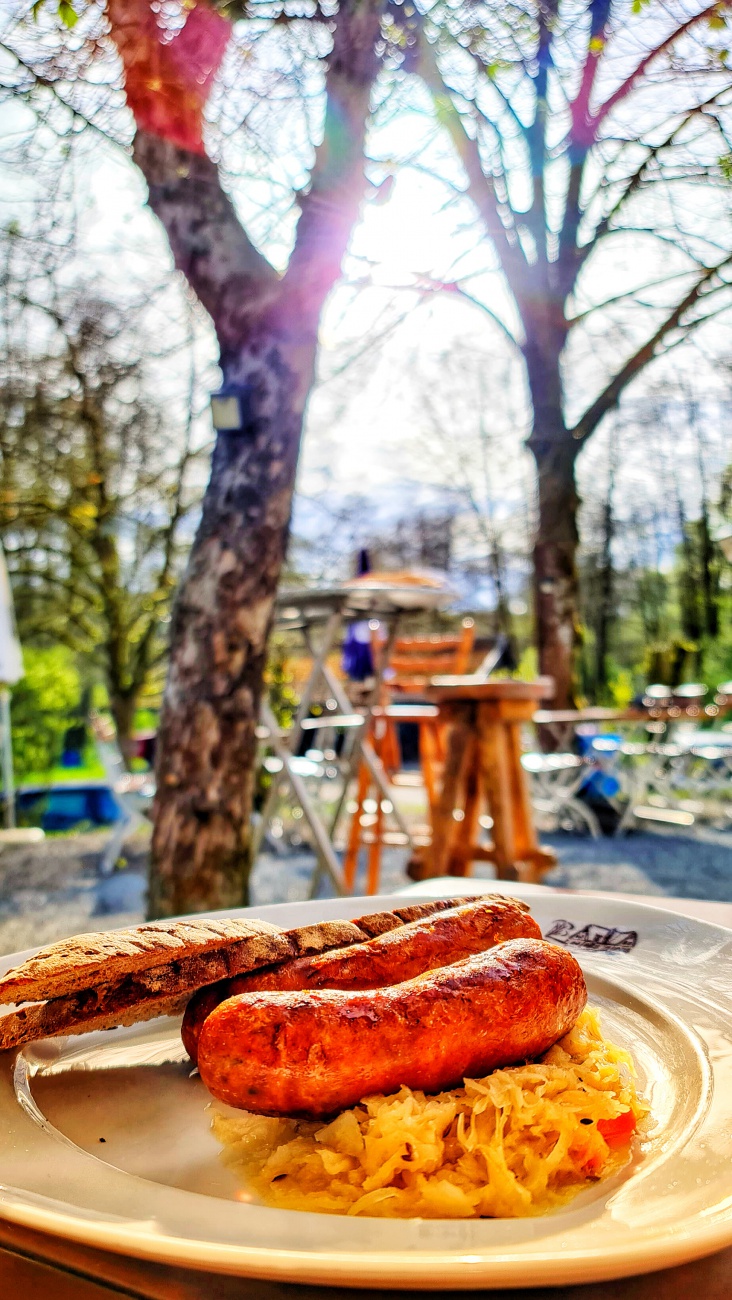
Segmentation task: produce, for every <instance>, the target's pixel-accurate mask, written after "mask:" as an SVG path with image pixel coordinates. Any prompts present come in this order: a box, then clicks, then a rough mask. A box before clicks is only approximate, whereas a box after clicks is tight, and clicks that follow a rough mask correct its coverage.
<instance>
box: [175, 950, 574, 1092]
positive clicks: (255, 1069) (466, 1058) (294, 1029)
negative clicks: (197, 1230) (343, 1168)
mask: <svg viewBox="0 0 732 1300" xmlns="http://www.w3.org/2000/svg"><path fill="white" fill-rule="evenodd" d="M586 1000H587V989H586V987H585V981H584V978H583V975H582V971H581V969H580V967H579V965H578V963H577V961H576V960H575V958H574V957H573V956H572V955H571V953H569V952H567V951H566V950H565V949H561V948H558V947H555V946H554V945H553V944H550V943H545V942H544V941H543V940H541V939H513V940H510V941H509V942H507V943H504V944H501V945H500V947H498V948H492V949H490V950H489V951H488V952H482V953H478V954H476V955H474V956H472V957H467V958H466V959H465V960H464V961H460V962H457V963H455V964H454V965H450V966H447V967H442V968H441V969H440V970H437V971H432V972H431V973H430V974H428V975H421V976H419V977H418V978H417V979H412V980H408V981H407V982H406V983H404V984H396V985H392V986H391V987H387V988H382V989H375V990H370V991H360V992H348V993H347V992H343V991H342V990H328V991H325V990H323V991H318V992H312V993H300V992H290V993H245V994H239V996H238V997H233V998H230V999H228V1000H227V1001H226V1002H222V1003H221V1004H220V1005H219V1006H218V1007H216V1009H215V1010H214V1011H212V1013H211V1015H210V1016H209V1017H208V1019H207V1020H206V1022H205V1024H204V1026H203V1030H202V1032H201V1038H200V1043H199V1055H198V1067H199V1070H200V1073H201V1078H202V1079H203V1082H204V1083H205V1084H206V1087H207V1088H208V1089H209V1091H210V1092H211V1093H212V1094H213V1096H214V1097H216V1098H217V1099H218V1100H219V1101H223V1102H226V1103H228V1105H230V1106H237V1107H240V1108H242V1109H245V1110H251V1111H256V1112H258V1113H260V1114H263V1115H306V1116H313V1117H316V1116H325V1115H332V1114H333V1113H334V1112H336V1111H339V1110H343V1109H344V1108H345V1107H347V1106H353V1105H354V1104H355V1103H356V1102H358V1101H360V1100H361V1099H362V1098H363V1097H366V1096H368V1095H369V1094H370V1093H382V1092H383V1093H390V1092H395V1091H396V1090H397V1089H398V1088H399V1087H401V1085H402V1084H406V1085H408V1086H409V1087H411V1088H418V1089H423V1090H424V1091H426V1092H437V1091H440V1090H441V1089H443V1088H449V1087H453V1086H455V1085H458V1084H459V1083H460V1082H461V1081H462V1079H463V1078H466V1077H480V1076H481V1075H484V1074H486V1073H487V1072H488V1071H489V1070H493V1069H496V1068H497V1067H498V1066H502V1065H510V1064H514V1063H515V1062H517V1061H521V1060H525V1059H527V1058H531V1057H534V1056H538V1055H540V1054H541V1053H542V1052H544V1051H546V1050H547V1049H548V1048H549V1047H551V1045H552V1044H553V1043H555V1042H556V1041H557V1039H559V1038H561V1037H562V1035H563V1034H565V1033H567V1031H568V1030H569V1029H570V1028H571V1027H572V1025H573V1024H574V1023H575V1021H576V1019H577V1017H578V1015H579V1014H580V1011H581V1010H582V1008H583V1007H584V1005H585V1002H586Z"/></svg>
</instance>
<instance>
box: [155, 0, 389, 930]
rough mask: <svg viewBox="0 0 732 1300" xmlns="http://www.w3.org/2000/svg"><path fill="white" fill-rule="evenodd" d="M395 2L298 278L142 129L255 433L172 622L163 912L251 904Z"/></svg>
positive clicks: (196, 169) (327, 156)
mask: <svg viewBox="0 0 732 1300" xmlns="http://www.w3.org/2000/svg"><path fill="white" fill-rule="evenodd" d="M382 7H383V6H382V0H346V2H345V3H343V4H341V7H340V9H339V12H338V15H337V17H336V19H335V30H334V34H333V50H332V53H331V55H330V58H329V60H328V67H327V72H326V116H325V132H324V139H323V142H322V143H321V144H320V145H319V147H318V149H317V150H316V154H315V161H314V164H313V168H312V171H311V182H310V186H309V189H308V190H307V192H305V193H303V194H302V195H301V197H300V207H301V215H300V219H299V223H298V228H297V234H296V241H295V248H294V250H293V254H292V257H291V260H290V265H289V267H288V270H287V272H286V274H285V275H284V276H283V277H281V278H280V277H278V275H277V274H276V273H275V271H274V270H273V269H272V267H271V266H270V265H269V263H268V262H267V261H266V259H264V258H263V257H262V255H261V254H260V253H259V252H258V251H257V250H256V249H255V248H254V246H253V245H252V244H251V242H250V240H249V238H248V236H247V234H246V232H245V230H244V229H243V228H242V226H241V225H240V223H239V221H238V219H237V217H236V214H235V212H234V209H233V207H232V204H231V202H230V200H229V199H228V197H227V195H226V193H225V191H224V190H223V188H222V186H221V183H220V180H219V176H218V172H217V169H216V167H215V165H214V164H213V163H212V162H211V161H210V159H208V158H207V157H206V156H205V155H204V154H202V153H201V151H200V150H198V149H195V150H191V149H185V148H181V147H180V145H179V144H177V143H175V142H174V141H173V142H171V140H167V141H166V140H165V139H162V138H161V137H160V136H159V135H156V134H153V133H151V132H149V131H145V130H138V133H137V137H136V140H135V149H134V152H135V159H136V161H137V163H138V164H139V166H140V168H141V170H142V172H143V174H144V175H145V177H146V179H147V182H148V187H149V202H150V205H151V207H152V209H153V211H154V212H155V213H156V214H157V216H158V217H159V218H160V220H161V222H162V224H163V226H164V228H165V230H166V232H167V235H168V239H169V241H170V246H171V249H172V252H173V255H174V258H175V262H176V265H177V267H178V268H179V270H181V271H182V272H183V274H184V275H185V277H186V279H187V280H188V283H189V284H190V285H191V287H192V288H193V290H194V291H195V293H196V294H197V295H198V297H199V299H200V301H201V302H202V303H203V305H204V306H205V307H206V308H207V310H208V311H209V313H210V315H211V318H212V320H213V323H214V326H215V329H216V333H217V336H218V341H219V345H220V350H221V366H222V369H223V372H224V379H225V382H226V383H231V384H235V385H237V387H238V389H239V390H240V391H241V392H242V393H243V395H244V402H243V404H244V410H245V419H244V427H243V428H242V429H241V430H239V431H237V432H235V433H228V432H227V433H220V434H219V435H218V437H217V441H216V445H215V450H214V454H213V460H212V466H211V478H210V482H209V485H208V488H207V491H206V495H205V499H204V505H203V512H202V518H201V524H200V527H199V530H198V534H197V536H196V539H195V541H194V544H193V548H192V551H191V555H190V560H189V564H188V569H187V572H186V575H185V578H184V581H183V583H182V586H181V589H180V593H179V596H178V600H177V604H176V607H175V611H174V614H173V620H172V628H171V634H172V636H171V652H170V667H169V675H168V683H167V687H166V691H165V697H164V703H163V711H162V718H161V725H160V732H159V740H158V759H157V773H156V776H157V795H156V801H155V810H154V822H155V830H154V835H153V849H152V872H151V881H150V898H149V905H148V907H149V913H150V915H151V916H153V917H157V916H171V915H175V914H176V913H179V912H189V911H203V910H206V909H210V908H224V907H233V906H238V905H240V904H243V903H246V902H247V900H248V877H249V866H250V862H249V840H250V816H251V806H252V787H253V769H254V760H255V734H254V732H255V726H256V724H257V720H258V714H259V704H260V697H261V690H262V675H263V669H264V663H265V655H266V647H267V637H268V634H269V629H270V625H271V621H272V614H273V607H274V598H275V593H276V590H277V583H278V580H279V575H280V570H281V567H282V563H283V560H284V556H285V551H286V547H287V540H288V530H289V523H290V511H291V503H292V492H293V487H294V482H295V472H296V468H297V459H298V452H299V446H300V438H301V433H302V426H303V417H304V413H305V407H306V403H307V399H308V394H309V391H310V388H311V386H312V382H313V377H314V370H315V359H316V351H317V332H318V322H319V318H320V313H321V310H322V307H323V303H324V301H325V298H326V296H327V294H328V293H329V291H330V289H331V288H332V286H333V284H334V282H335V280H336V279H337V277H338V275H339V273H340V266H341V261H342V258H343V254H344V253H345V250H346V247H347V244H348V240H349V238H350V234H351V230H352V228H353V226H354V224H355V221H356V219H357V217H358V212H359V207H360V204H361V201H362V199H363V196H364V191H365V178H364V167H363V157H364V140H365V132H366V125H367V121H368V114H369V101H370V95H371V88H372V86H373V83H374V80H375V78H376V75H377V72H378V67H379V62H378V42H379V37H380V30H381V15H382Z"/></svg>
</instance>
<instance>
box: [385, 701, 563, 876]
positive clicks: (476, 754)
mask: <svg viewBox="0 0 732 1300" xmlns="http://www.w3.org/2000/svg"><path fill="white" fill-rule="evenodd" d="M551 693H552V682H551V680H550V679H549V678H539V679H538V680H537V681H534V682H514V681H498V682H492V681H488V682H477V681H476V680H475V679H474V678H470V677H463V678H458V677H454V678H435V679H434V682H433V684H432V685H431V687H430V688H429V691H428V694H429V696H430V698H431V699H433V700H435V702H436V703H438V704H439V706H440V717H441V718H442V719H444V721H445V722H446V723H447V724H448V726H449V732H448V738H447V751H446V756H445V766H444V771H443V777H442V787H441V789H440V793H439V797H438V799H437V800H436V802H435V804H434V806H433V809H432V847H431V850H430V852H429V855H426V856H425V858H424V859H420V860H419V861H416V862H413V863H412V864H411V870H410V875H413V876H416V877H417V878H419V879H426V878H427V877H429V876H444V875H450V876H465V875H468V874H469V870H470V864H471V862H474V861H482V862H493V863H494V864H495V867H496V875H497V877H498V879H499V880H515V879H517V878H518V879H520V880H526V881H537V880H539V879H540V878H541V874H542V872H544V871H548V870H549V868H550V867H553V866H554V865H555V863H556V855H555V853H554V852H553V850H551V849H545V848H542V847H541V846H540V845H539V843H538V842H537V839H536V832H535V830H534V821H533V816H532V810H531V802H530V799H529V789H528V785H527V781H526V777H525V774H524V770H523V768H522V766H521V734H520V732H521V725H522V724H523V723H526V722H530V721H531V719H532V717H533V715H534V712H535V709H536V704H537V701H538V700H541V699H546V698H547V696H550V695H551ZM481 806H485V807H486V808H487V810H488V812H489V813H490V816H491V818H492V819H493V829H492V842H491V843H490V844H479V843H477V842H476V835H477V830H478V817H479V814H480V809H481Z"/></svg>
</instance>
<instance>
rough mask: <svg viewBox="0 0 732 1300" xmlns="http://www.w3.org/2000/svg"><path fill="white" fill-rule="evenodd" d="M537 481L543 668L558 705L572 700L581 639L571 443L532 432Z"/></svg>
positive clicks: (537, 572)
mask: <svg viewBox="0 0 732 1300" xmlns="http://www.w3.org/2000/svg"><path fill="white" fill-rule="evenodd" d="M529 445H530V447H531V450H532V451H533V453H534V459H535V460H536V468H537V481H538V514H539V518H538V527H537V534H536V542H535V546H534V601H535V606H534V608H535V617H536V627H537V644H538V647H539V672H540V673H541V674H542V675H547V676H549V677H552V678H553V679H554V686H555V690H554V696H553V701H552V703H553V707H554V708H560V709H562V708H565V709H566V708H571V707H572V706H573V704H574V685H573V683H574V652H575V647H576V644H577V630H578V629H577V616H576V610H577V599H578V585H579V584H578V576H577V548H578V546H579V534H578V531H577V510H578V506H579V499H578V496H577V489H576V486H575V476H574V455H573V454H572V451H573V449H572V448H571V447H570V449H569V454H568V452H567V448H566V446H563V445H562V444H559V443H556V442H551V443H547V442H542V441H541V440H539V439H537V438H532V439H531V442H530V444H529Z"/></svg>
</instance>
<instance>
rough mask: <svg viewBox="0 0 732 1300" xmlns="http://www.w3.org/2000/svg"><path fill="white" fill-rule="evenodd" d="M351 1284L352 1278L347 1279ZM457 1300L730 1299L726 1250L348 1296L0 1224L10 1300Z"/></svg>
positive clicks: (730, 1261)
mask: <svg viewBox="0 0 732 1300" xmlns="http://www.w3.org/2000/svg"><path fill="white" fill-rule="evenodd" d="M354 1281H356V1279H354ZM436 1294H439V1295H441V1296H442V1297H443V1300H459V1297H461V1296H462V1297H464V1296H467V1295H471V1296H475V1297H480V1296H483V1297H491V1298H492V1300H557V1298H558V1297H559V1296H566V1297H567V1298H568V1300H729V1298H730V1296H732V1248H731V1249H728V1250H723V1251H720V1252H719V1253H718V1254H716V1255H710V1256H708V1257H707V1258H706V1259H703V1260H698V1261H697V1262H695V1263H692V1264H684V1265H683V1266H682V1267H680V1268H673V1269H668V1270H666V1271H664V1272H661V1273H648V1274H645V1275H644V1276H643V1277H631V1278H621V1279H619V1280H618V1281H615V1282H596V1283H591V1284H589V1285H587V1286H571V1287H559V1288H553V1287H533V1288H530V1289H528V1290H523V1289H521V1290H518V1291H506V1290H499V1291H470V1292H466V1291H440V1292H439V1293H438V1292H435V1291H429V1292H426V1291H420V1292H416V1291H409V1292H407V1291H373V1290H367V1291H353V1290H351V1289H344V1288H342V1287H334V1288H331V1287H320V1286H295V1285H289V1284H285V1283H282V1282H262V1281H260V1280H258V1279H247V1278H235V1277H223V1276H219V1275H217V1274H213V1273H199V1272H195V1271H193V1270H191V1269H184V1268H180V1269H178V1268H171V1267H169V1266H167V1265H163V1264H149V1263H147V1262H144V1261H141V1260H134V1259H127V1258H123V1257H122V1256H119V1255H112V1254H108V1253H107V1252H105V1251H101V1250H92V1249H89V1248H88V1247H85V1246H77V1245H74V1244H73V1243H71V1242H66V1241H63V1240H62V1239H60V1238H54V1237H47V1236H45V1235H41V1234H40V1233H36V1232H30V1231H28V1230H27V1229H26V1228H18V1227H14V1226H13V1225H12V1224H8V1223H4V1222H2V1221H1V1220H0V1295H1V1296H3V1297H6V1296H7V1297H8V1300H10V1298H11V1297H12V1298H13V1300H113V1297H118V1296H134V1297H140V1298H141V1300H316V1297H323V1298H324V1300H331V1298H332V1300H355V1298H356V1297H361V1298H362V1300H396V1297H397V1296H405V1295H409V1296H413V1297H418V1296H423V1297H425V1298H426V1297H432V1296H435V1295H436Z"/></svg>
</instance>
